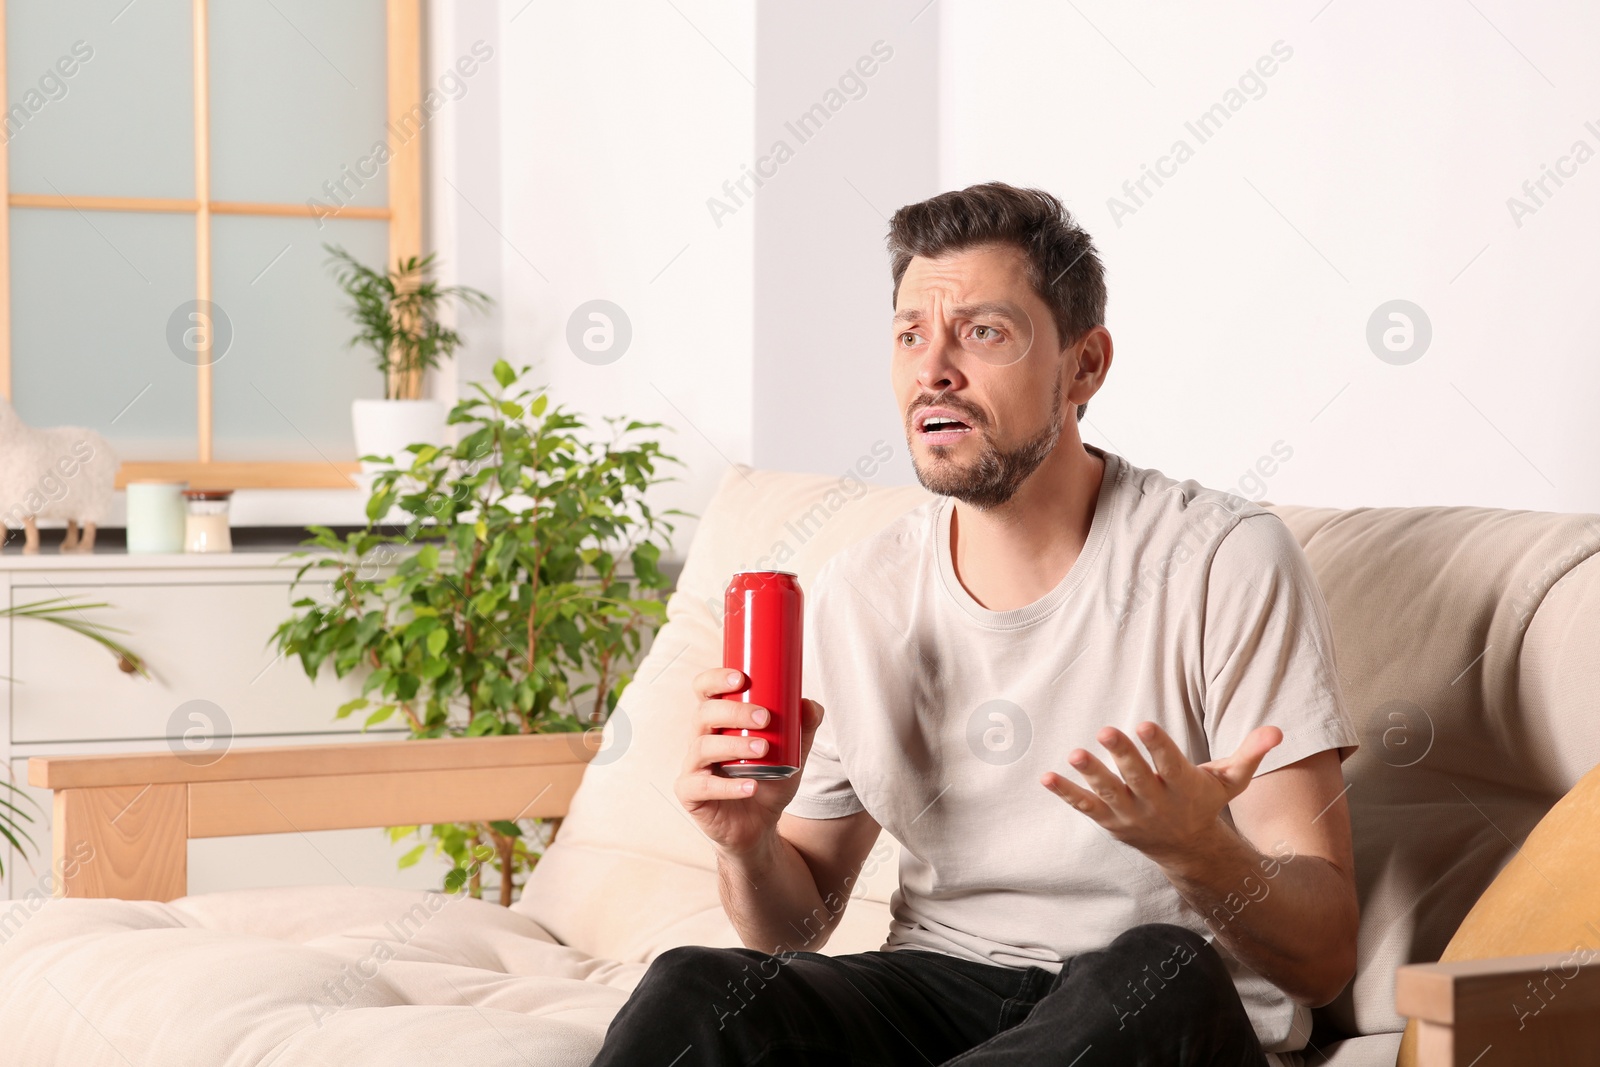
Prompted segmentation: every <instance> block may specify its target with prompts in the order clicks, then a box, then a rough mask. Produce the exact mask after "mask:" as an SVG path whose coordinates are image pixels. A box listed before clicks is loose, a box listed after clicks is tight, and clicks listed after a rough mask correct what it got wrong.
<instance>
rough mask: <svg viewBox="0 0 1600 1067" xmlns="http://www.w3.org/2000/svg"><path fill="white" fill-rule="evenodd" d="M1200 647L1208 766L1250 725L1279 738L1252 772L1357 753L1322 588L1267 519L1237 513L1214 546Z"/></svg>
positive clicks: (1283, 531) (1301, 555)
mask: <svg viewBox="0 0 1600 1067" xmlns="http://www.w3.org/2000/svg"><path fill="white" fill-rule="evenodd" d="M1202 643H1203V650H1202V655H1201V660H1202V670H1203V673H1204V698H1203V703H1204V712H1205V726H1206V735H1207V738H1208V740H1209V743H1210V747H1211V756H1212V758H1213V759H1221V758H1224V757H1226V756H1228V755H1231V754H1232V753H1233V752H1234V751H1235V750H1236V749H1237V748H1238V747H1239V745H1240V743H1241V742H1243V741H1244V739H1245V737H1246V735H1248V734H1249V733H1250V731H1251V730H1254V729H1255V728H1256V727H1258V726H1276V727H1278V728H1279V729H1280V730H1282V731H1283V740H1282V742H1280V743H1279V744H1278V746H1277V747H1276V748H1273V749H1272V750H1271V751H1269V752H1268V753H1267V754H1266V756H1265V757H1263V758H1262V761H1261V765H1260V766H1259V767H1258V768H1257V769H1256V773H1257V774H1266V773H1267V772H1269V771H1275V770H1277V769H1278V768H1280V767H1286V766H1288V765H1289V764H1291V763H1295V762H1297V761H1298V760H1302V759H1305V758H1306V757H1307V756H1312V755H1315V754H1316V753H1318V752H1321V751H1324V750H1326V749H1330V748H1331V749H1337V750H1338V755H1339V760H1340V762H1341V763H1342V762H1343V761H1344V760H1345V759H1347V758H1349V756H1350V754H1351V753H1353V752H1354V751H1355V750H1356V748H1357V747H1359V744H1360V742H1359V738H1358V736H1357V734H1356V729H1355V723H1354V722H1353V721H1352V720H1351V718H1350V715H1349V712H1348V711H1346V709H1345V706H1344V696H1343V693H1342V691H1341V689H1340V686H1339V674H1338V670H1337V668H1336V665H1335V661H1334V649H1333V630H1332V626H1331V624H1330V622H1329V618H1328V608H1327V604H1326V602H1325V601H1324V600H1323V597H1322V590H1321V589H1320V588H1319V587H1318V586H1317V581H1316V576H1315V575H1314V574H1313V573H1312V571H1311V564H1310V561H1309V560H1307V559H1306V555H1305V552H1304V551H1303V550H1302V549H1301V547H1300V544H1299V542H1298V541H1296V540H1295V538H1294V534H1293V533H1291V532H1290V530H1289V528H1288V527H1287V526H1285V525H1284V523H1283V520H1281V519H1279V518H1278V517H1277V516H1276V515H1273V514H1272V513H1270V512H1265V513H1256V514H1251V515H1247V516H1245V517H1244V518H1242V519H1240V520H1239V522H1237V523H1236V524H1234V526H1233V528H1232V529H1231V530H1229V531H1228V533H1227V534H1225V535H1224V536H1223V539H1222V541H1221V543H1220V544H1218V546H1217V549H1216V551H1215V552H1214V553H1213V555H1212V559H1211V566H1210V569H1209V571H1208V573H1207V577H1206V598H1205V621H1204V631H1203V637H1202Z"/></svg>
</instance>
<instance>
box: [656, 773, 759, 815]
mask: <svg viewBox="0 0 1600 1067" xmlns="http://www.w3.org/2000/svg"><path fill="white" fill-rule="evenodd" d="M674 791H675V792H676V793H677V794H678V802H679V803H680V804H684V805H685V806H690V807H692V806H694V805H696V804H707V803H710V802H712V801H717V800H744V799H745V798H746V797H749V796H751V795H753V794H754V793H755V791H756V782H755V780H754V779H753V778H723V777H721V776H720V775H716V774H712V773H711V772H709V771H707V772H705V773H703V774H685V775H682V776H680V777H679V778H678V781H677V783H676V784H675V786H674Z"/></svg>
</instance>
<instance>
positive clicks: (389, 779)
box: [28, 731, 598, 900]
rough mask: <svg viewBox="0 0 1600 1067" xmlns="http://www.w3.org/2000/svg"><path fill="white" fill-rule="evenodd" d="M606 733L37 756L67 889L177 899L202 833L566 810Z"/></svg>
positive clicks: (36, 778)
mask: <svg viewBox="0 0 1600 1067" xmlns="http://www.w3.org/2000/svg"><path fill="white" fill-rule="evenodd" d="M597 742H598V733H597V732H595V731H591V732H590V733H589V734H578V733H570V734H532V735H525V736H517V737H476V738H441V739H438V740H425V741H377V742H370V743H355V744H337V745H282V746H277V747H270V748H238V747H235V748H230V749H228V750H227V751H226V752H224V753H223V754H222V755H221V756H220V757H217V756H214V755H212V754H209V753H208V754H206V755H204V756H199V755H195V756H191V755H188V754H184V753H172V752H159V753H130V754H122V755H111V756H34V757H33V758H31V759H30V760H29V761H28V782H29V783H30V784H31V785H34V786H40V787H43V788H45V789H51V790H54V792H55V807H54V812H53V822H52V826H51V838H52V842H53V847H52V854H53V855H52V859H53V863H54V868H53V869H54V870H55V871H56V873H57V878H56V895H57V896H67V897H120V898H122V899H124V900H171V899H173V898H175V897H181V896H183V895H184V894H185V893H186V892H187V891H188V845H187V842H188V840H189V839H190V838H194V837H224V836H229V835H233V834H278V833H295V832H301V831H306V830H340V829H347V828H351V827H364V826H409V825H412V824H419V825H420V824H423V823H434V822H471V821H477V820H488V819H508V820H509V819H519V818H550V817H555V816H563V815H565V814H566V812H567V805H568V804H569V803H570V802H571V800H572V794H573V793H574V792H575V791H576V790H577V788H578V782H579V780H580V779H581V778H582V777H583V769H584V766H585V764H587V763H588V761H589V760H590V759H591V758H592V757H593V755H594V753H595V751H596V747H595V746H596V745H597Z"/></svg>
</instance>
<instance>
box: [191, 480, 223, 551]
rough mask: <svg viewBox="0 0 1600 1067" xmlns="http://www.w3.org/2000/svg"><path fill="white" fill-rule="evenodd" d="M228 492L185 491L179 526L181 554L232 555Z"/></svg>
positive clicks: (213, 490) (214, 490) (221, 490)
mask: <svg viewBox="0 0 1600 1067" xmlns="http://www.w3.org/2000/svg"><path fill="white" fill-rule="evenodd" d="M232 497H233V490H232V489H185V490H184V491H183V500H184V508H185V511H186V512H187V514H185V516H184V524H183V550H184V551H185V552H232V551H233V537H232V536H231V535H230V534H229V532H228V502H229V500H230V499H232Z"/></svg>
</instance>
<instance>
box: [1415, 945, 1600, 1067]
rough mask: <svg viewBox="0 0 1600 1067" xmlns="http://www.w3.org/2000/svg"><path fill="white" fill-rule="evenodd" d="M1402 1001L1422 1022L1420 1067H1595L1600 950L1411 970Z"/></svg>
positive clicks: (1419, 1028) (1423, 965)
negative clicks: (1545, 1066) (1582, 1066)
mask: <svg viewBox="0 0 1600 1067" xmlns="http://www.w3.org/2000/svg"><path fill="white" fill-rule="evenodd" d="M1394 1001H1395V1008H1396V1010H1397V1011H1399V1013H1400V1014H1401V1015H1405V1016H1409V1017H1410V1018H1413V1019H1415V1020H1417V1067H1469V1065H1470V1067H1522V1065H1527V1064H1540V1063H1550V1064H1556V1063H1586V1062H1593V1061H1592V1057H1593V1056H1594V1055H1595V1051H1596V1049H1600V1016H1597V1009H1600V950H1595V949H1590V948H1583V947H1578V948H1574V949H1572V950H1571V951H1569V952H1551V953H1545V954H1543V955H1538V956H1507V957H1504V958H1502V959H1488V960H1456V961H1454V962H1451V963H1413V964H1408V965H1406V966H1404V967H1400V968H1398V969H1397V970H1396V971H1395V983H1394Z"/></svg>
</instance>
